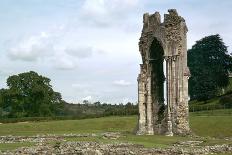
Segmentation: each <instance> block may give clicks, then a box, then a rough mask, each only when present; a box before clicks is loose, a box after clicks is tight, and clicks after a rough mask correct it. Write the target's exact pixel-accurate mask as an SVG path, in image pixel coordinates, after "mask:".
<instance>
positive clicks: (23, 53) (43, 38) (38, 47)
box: [8, 32, 54, 61]
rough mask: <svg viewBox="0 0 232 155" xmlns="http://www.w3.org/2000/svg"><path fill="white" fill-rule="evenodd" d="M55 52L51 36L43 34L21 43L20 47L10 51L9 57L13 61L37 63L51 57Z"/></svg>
mask: <svg viewBox="0 0 232 155" xmlns="http://www.w3.org/2000/svg"><path fill="white" fill-rule="evenodd" d="M53 50H54V47H53V44H52V42H51V40H50V39H49V34H48V33H46V32H41V33H40V34H39V35H35V36H31V37H29V38H27V39H22V40H21V41H19V43H18V45H15V46H13V47H10V48H9V49H8V56H9V57H10V58H11V59H13V60H23V61H35V60H37V59H38V58H41V57H45V56H48V55H50V54H51V53H52V52H53Z"/></svg>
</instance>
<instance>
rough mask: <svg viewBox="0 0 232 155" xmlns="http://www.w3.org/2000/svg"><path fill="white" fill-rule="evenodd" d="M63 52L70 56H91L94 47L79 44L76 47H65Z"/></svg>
mask: <svg viewBox="0 0 232 155" xmlns="http://www.w3.org/2000/svg"><path fill="white" fill-rule="evenodd" d="M65 52H66V53H67V54H69V55H71V56H76V57H78V58H87V57H90V56H92V54H93V52H94V49H93V47H90V46H80V47H76V48H67V49H65Z"/></svg>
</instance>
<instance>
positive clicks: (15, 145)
mask: <svg viewBox="0 0 232 155" xmlns="http://www.w3.org/2000/svg"><path fill="white" fill-rule="evenodd" d="M33 145H35V143H29V142H27V143H26V142H24V143H0V150H1V151H7V150H14V149H17V148H19V147H26V146H33Z"/></svg>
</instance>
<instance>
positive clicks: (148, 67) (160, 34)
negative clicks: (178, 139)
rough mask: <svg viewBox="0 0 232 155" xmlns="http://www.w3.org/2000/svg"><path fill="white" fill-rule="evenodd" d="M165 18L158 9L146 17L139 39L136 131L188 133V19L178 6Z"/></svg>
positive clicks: (147, 132)
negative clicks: (180, 14) (139, 58)
mask: <svg viewBox="0 0 232 155" xmlns="http://www.w3.org/2000/svg"><path fill="white" fill-rule="evenodd" d="M168 12H169V13H168V14H165V15H164V21H163V22H161V17H160V14H159V13H158V12H155V14H151V15H149V14H148V13H145V14H144V16H143V30H142V35H141V37H140V41H139V51H140V53H141V56H142V64H141V65H140V74H139V76H138V106H139V118H138V130H137V134H155V133H158V134H165V135H169V136H172V135H173V134H180V135H185V134H188V133H189V130H190V129H189V120H188V115H189V114H188V78H189V76H190V73H189V69H188V67H187V40H186V33H187V31H188V29H187V26H186V24H185V20H184V19H183V18H182V17H181V16H179V15H178V13H177V11H176V10H175V9H170V10H168Z"/></svg>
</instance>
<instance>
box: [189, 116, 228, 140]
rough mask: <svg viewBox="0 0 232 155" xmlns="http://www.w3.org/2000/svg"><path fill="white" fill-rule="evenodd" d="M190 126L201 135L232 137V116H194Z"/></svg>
mask: <svg viewBox="0 0 232 155" xmlns="http://www.w3.org/2000/svg"><path fill="white" fill-rule="evenodd" d="M190 127H191V129H192V131H193V132H194V133H195V134H196V135H199V136H205V137H207V136H208V137H217V138H224V137H231V136H232V116H192V117H190Z"/></svg>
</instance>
